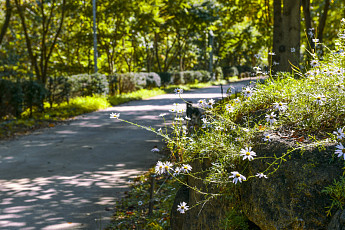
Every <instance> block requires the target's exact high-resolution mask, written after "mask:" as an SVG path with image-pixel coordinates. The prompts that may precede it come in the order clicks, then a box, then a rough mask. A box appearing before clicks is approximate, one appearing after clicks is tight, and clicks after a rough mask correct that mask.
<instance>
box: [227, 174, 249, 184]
mask: <svg viewBox="0 0 345 230" xmlns="http://www.w3.org/2000/svg"><path fill="white" fill-rule="evenodd" d="M231 174H232V175H231V176H229V178H234V179H233V180H232V183H235V184H237V182H238V181H239V182H240V183H242V180H243V181H245V180H246V179H247V178H246V177H245V176H243V175H241V174H240V173H239V172H237V171H234V172H231Z"/></svg>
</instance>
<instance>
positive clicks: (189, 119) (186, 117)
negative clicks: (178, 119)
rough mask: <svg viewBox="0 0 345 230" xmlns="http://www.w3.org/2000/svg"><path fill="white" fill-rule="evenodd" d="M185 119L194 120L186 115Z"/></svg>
mask: <svg viewBox="0 0 345 230" xmlns="http://www.w3.org/2000/svg"><path fill="white" fill-rule="evenodd" d="M184 119H186V120H187V121H190V120H192V119H191V118H190V117H188V116H186V117H185V118H184Z"/></svg>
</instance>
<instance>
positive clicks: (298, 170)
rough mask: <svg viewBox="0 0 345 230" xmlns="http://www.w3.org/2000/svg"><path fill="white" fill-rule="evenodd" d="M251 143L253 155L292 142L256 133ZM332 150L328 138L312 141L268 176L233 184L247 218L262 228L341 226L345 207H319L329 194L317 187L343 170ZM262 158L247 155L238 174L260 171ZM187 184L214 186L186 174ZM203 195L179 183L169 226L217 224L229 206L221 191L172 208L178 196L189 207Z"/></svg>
mask: <svg viewBox="0 0 345 230" xmlns="http://www.w3.org/2000/svg"><path fill="white" fill-rule="evenodd" d="M260 138H261V137H260ZM257 143H259V144H257V145H256V146H254V147H253V150H254V151H255V152H256V153H257V156H258V157H259V156H273V154H276V155H277V156H281V155H282V154H284V153H286V152H287V150H288V149H289V148H291V147H292V146H295V145H294V142H293V141H288V140H286V139H281V138H274V139H273V140H272V141H271V142H270V143H268V144H266V143H262V141H260V140H259V139H258V141H257ZM295 147H296V146H295ZM334 151H335V144H334V143H328V144H326V145H325V146H324V149H319V148H317V147H314V148H307V149H304V151H295V152H293V153H291V159H289V157H288V158H287V161H286V162H283V163H282V164H281V165H280V167H279V169H278V170H277V171H276V172H275V173H274V174H272V175H269V176H268V177H269V178H268V179H263V178H262V179H259V178H251V179H250V180H248V181H245V182H243V183H242V184H239V186H236V187H237V188H240V190H239V196H240V202H241V205H242V210H243V211H244V213H245V215H246V216H247V217H248V219H249V220H250V221H252V222H253V223H255V224H256V225H257V226H259V227H260V229H262V230H277V229H279V230H283V229H286V230H297V229H298V230H299V229H313V230H316V229H328V230H345V228H344V227H343V226H344V224H342V223H345V212H341V213H340V212H337V213H336V214H335V215H333V217H327V216H326V209H325V207H326V206H329V205H330V203H331V202H330V199H329V196H328V195H326V194H325V193H322V192H321V191H322V190H323V189H324V187H325V186H329V185H330V184H332V183H333V181H334V179H337V180H338V179H339V177H340V176H341V175H342V173H343V170H342V168H343V167H344V166H343V165H344V162H343V160H342V159H339V158H337V156H336V155H334ZM332 156H334V159H335V160H334V161H332ZM265 162H267V160H266V161H265ZM265 162H264V161H262V160H254V161H251V162H250V163H249V166H248V167H247V168H246V170H245V172H244V173H243V174H244V175H245V176H248V175H255V174H256V173H258V172H262V171H263V170H264V169H265V168H266V167H267V165H266V164H265ZM192 166H193V171H194V172H198V171H202V170H204V169H207V168H208V167H210V163H209V162H206V161H204V162H198V161H194V162H193V163H192ZM229 174H230V173H229ZM188 184H189V185H190V186H192V187H194V186H196V187H198V188H201V189H202V190H203V191H207V189H208V190H212V191H214V192H215V190H214V189H210V188H206V187H205V186H204V185H203V183H202V182H201V181H198V180H196V179H193V178H192V177H189V178H188ZM204 198H205V197H204V196H203V195H201V194H198V193H197V192H195V191H194V190H192V189H188V188H187V187H182V188H181V189H180V190H179V192H178V193H177V195H176V199H175V203H174V206H173V210H172V219H171V228H172V229H176V230H177V229H205V230H206V229H223V228H222V227H223V226H222V221H223V220H224V217H225V215H226V212H227V210H229V209H230V208H231V205H230V202H228V201H227V200H226V199H225V198H224V197H219V198H216V199H212V200H211V201H210V202H208V203H206V204H205V205H204V206H203V205H202V204H201V205H198V206H197V207H196V208H193V209H191V210H189V211H187V212H186V213H185V214H180V213H178V212H177V211H176V207H177V204H179V203H180V202H182V201H185V202H187V203H188V205H189V206H191V207H192V206H194V205H195V204H196V203H197V202H198V201H201V200H203V199H204ZM335 211H336V210H335ZM333 213H335V212H333ZM328 225H329V226H328ZM337 226H338V227H337ZM339 226H340V227H339Z"/></svg>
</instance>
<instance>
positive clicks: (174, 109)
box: [169, 108, 177, 113]
mask: <svg viewBox="0 0 345 230" xmlns="http://www.w3.org/2000/svg"><path fill="white" fill-rule="evenodd" d="M176 111H177V109H176V108H171V109H170V110H169V112H172V113H175V112H176Z"/></svg>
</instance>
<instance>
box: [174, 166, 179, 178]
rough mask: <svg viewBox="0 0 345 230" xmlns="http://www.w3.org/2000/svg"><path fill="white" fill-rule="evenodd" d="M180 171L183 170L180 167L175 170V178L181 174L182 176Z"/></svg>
mask: <svg viewBox="0 0 345 230" xmlns="http://www.w3.org/2000/svg"><path fill="white" fill-rule="evenodd" d="M180 171H181V169H180V168H179V167H176V168H175V169H174V173H173V176H177V175H179V174H180Z"/></svg>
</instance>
